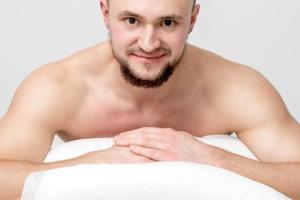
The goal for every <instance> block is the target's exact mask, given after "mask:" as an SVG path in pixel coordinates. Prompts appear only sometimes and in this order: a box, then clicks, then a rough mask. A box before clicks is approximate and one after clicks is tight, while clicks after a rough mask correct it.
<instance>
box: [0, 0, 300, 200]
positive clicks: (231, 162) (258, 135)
mask: <svg viewBox="0 0 300 200" xmlns="http://www.w3.org/2000/svg"><path fill="white" fill-rule="evenodd" d="M100 3H101V9H102V14H103V17H104V20H105V25H106V27H107V28H108V30H109V33H110V37H111V38H110V40H109V41H107V42H103V43H101V44H98V45H96V46H93V47H91V48H88V49H85V50H82V51H80V52H78V53H76V54H74V55H72V56H70V57H68V58H66V59H64V60H61V61H57V62H54V63H51V64H48V65H45V66H42V67H41V68H39V69H37V70H35V71H34V72H33V73H32V74H30V75H29V76H28V77H27V78H26V79H25V80H24V81H23V83H22V84H21V86H20V87H19V88H18V90H17V92H16V94H15V96H14V98H13V101H12V103H11V105H10V107H9V109H8V111H7V113H6V114H5V115H4V116H3V118H2V119H1V121H0V199H16V198H20V195H21V192H22V188H23V184H24V180H25V178H26V176H27V175H28V174H29V173H31V172H33V171H39V170H47V169H53V168H58V167H64V166H71V165H75V164H79V163H103V162H104V163H105V162H106V163H114V162H124V163H126V162H127V163H128V162H155V161H172V160H174V161H175V160H181V161H191V162H197V163H204V164H209V165H213V166H217V167H221V168H225V169H228V170H231V171H234V172H236V173H239V174H241V175H243V176H246V177H249V178H251V179H254V180H256V181H259V182H261V183H264V184H267V185H269V186H271V187H273V188H275V189H277V190H278V191H280V192H282V193H284V194H286V195H288V196H290V197H291V198H294V199H300V190H299V185H300V170H299V169H300V164H299V163H300V126H299V124H298V122H297V121H296V120H295V119H293V117H292V116H291V115H290V114H289V112H288V110H287V108H286V107H285V105H284V103H283V101H282V99H281V98H280V96H279V94H278V93H277V92H276V91H275V90H274V88H273V87H272V86H271V85H270V83H269V82H267V81H266V79H265V78H264V77H262V75H260V74H259V73H258V72H256V71H255V70H253V69H251V68H249V67H246V66H243V65H240V64H237V63H234V62H231V61H229V60H226V59H224V58H221V57H219V56H217V55H215V54H213V53H211V52H208V51H205V50H203V49H200V48H197V47H195V46H192V45H190V44H187V43H186V39H187V37H188V35H189V33H190V32H191V31H192V30H193V26H194V24H195V21H196V18H197V15H198V13H199V8H200V6H199V5H198V4H197V5H195V2H193V1H192V0H160V1H156V2H155V6H153V1H152V0H139V1H136V0H110V1H106V0H101V2H100ZM232 132H235V133H236V134H237V136H238V137H239V138H240V139H241V141H242V142H244V143H245V144H246V145H247V146H248V147H249V148H250V149H251V150H252V152H253V153H254V154H255V155H256V156H257V158H258V159H259V160H260V162H257V161H253V160H250V159H247V158H243V157H241V156H238V155H235V154H231V153H229V152H226V151H224V150H221V149H219V148H215V147H212V146H210V145H207V144H204V143H201V142H200V141H198V140H195V139H194V136H204V135H210V134H229V133H232ZM55 133H58V134H59V135H60V137H62V138H63V139H64V140H65V141H69V140H73V139H79V138H92V137H114V136H115V137H114V139H115V143H116V144H115V145H114V146H113V147H111V148H109V149H107V150H102V151H97V152H91V153H88V154H85V155H83V156H80V157H78V158H74V159H70V160H65V161H60V162H54V163H48V164H44V163H42V161H43V159H44V158H45V156H46V155H47V153H48V151H49V149H50V146H51V143H52V140H53V138H54V135H55Z"/></svg>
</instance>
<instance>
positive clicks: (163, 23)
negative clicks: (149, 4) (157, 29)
mask: <svg viewBox="0 0 300 200" xmlns="http://www.w3.org/2000/svg"><path fill="white" fill-rule="evenodd" d="M174 23H175V22H174V21H173V20H170V19H166V20H164V21H163V22H162V26H165V27H172V26H173V25H174Z"/></svg>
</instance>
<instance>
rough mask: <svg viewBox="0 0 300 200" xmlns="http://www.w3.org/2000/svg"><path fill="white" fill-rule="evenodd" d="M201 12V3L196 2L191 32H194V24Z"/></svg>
mask: <svg viewBox="0 0 300 200" xmlns="http://www.w3.org/2000/svg"><path fill="white" fill-rule="evenodd" d="M199 12H200V5H199V4H196V5H195V7H194V8H193V11H192V15H191V21H190V29H189V33H190V32H192V30H193V29H194V25H195V22H196V20H197V16H198V14H199Z"/></svg>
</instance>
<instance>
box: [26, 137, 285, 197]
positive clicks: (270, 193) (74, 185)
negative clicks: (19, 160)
mask: <svg viewBox="0 0 300 200" xmlns="http://www.w3.org/2000/svg"><path fill="white" fill-rule="evenodd" d="M199 139H200V140H202V141H204V142H206V143H208V144H212V145H215V146H218V147H221V148H224V149H227V150H228V151H231V152H233V153H237V154H240V155H243V156H246V157H249V158H252V159H255V156H254V155H253V154H252V153H251V152H250V151H249V150H248V149H247V147H246V146H245V145H243V144H242V143H241V142H240V141H239V140H238V139H237V138H233V137H230V136H209V137H203V138H199ZM112 144H113V142H112V139H110V138H106V139H99V138H98V139H86V140H79V141H74V142H70V143H66V144H63V145H61V146H59V147H58V148H56V149H54V150H52V151H51V152H50V153H49V154H48V156H47V158H46V160H45V162H52V161H55V160H64V159H68V158H72V157H75V156H78V155H82V154H84V153H86V152H89V151H94V150H98V149H104V148H108V147H110V146H111V145H112ZM29 199H30V200H60V199H62V200H69V199H70V200H76V199H78V200H79V199H80V200H82V199H84V200H86V199H87V200H99V199H101V200H102V199H105V200H116V199H130V200H135V199H136V200H141V199H143V200H150V199H151V200H153V199H155V200H169V199H170V200H183V199H189V200H190V199H191V200H193V199H205V200H206V199H218V200H219V199H222V200H223V199H224V200H227V199H228V200H252V199H253V200H254V199H255V200H257V199H268V200H269V199H271V200H284V199H288V198H287V197H286V196H284V195H283V194H281V193H279V192H277V191H275V190H273V189H272V188H270V187H268V186H265V185H263V184H261V183H258V182H255V181H253V180H250V179H248V178H245V177H242V176H240V175H238V174H235V173H233V172H230V171H227V170H224V169H220V168H216V167H212V166H207V165H202V164H196V163H188V162H156V163H143V164H81V165H76V166H72V167H65V168H60V169H54V170H49V171H46V172H36V173H33V174H31V175H30V176H29V177H28V178H27V180H26V183H25V187H24V191H23V195H22V200H29Z"/></svg>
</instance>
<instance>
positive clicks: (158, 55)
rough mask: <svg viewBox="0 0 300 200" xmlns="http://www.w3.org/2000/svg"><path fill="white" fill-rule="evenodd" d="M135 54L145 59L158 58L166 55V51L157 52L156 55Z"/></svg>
mask: <svg viewBox="0 0 300 200" xmlns="http://www.w3.org/2000/svg"><path fill="white" fill-rule="evenodd" d="M133 55H134V56H137V57H140V58H144V59H157V58H160V57H163V56H164V55H166V54H165V53H161V54H155V55H145V54H136V53H135V54H133Z"/></svg>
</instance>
